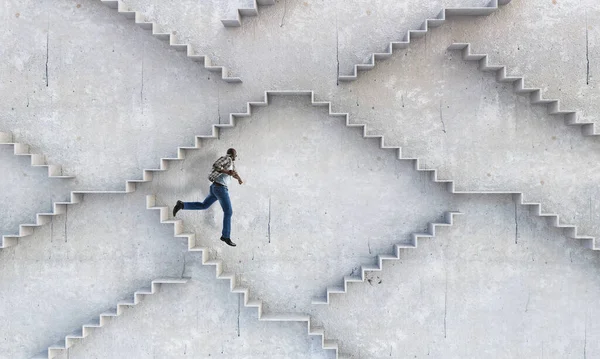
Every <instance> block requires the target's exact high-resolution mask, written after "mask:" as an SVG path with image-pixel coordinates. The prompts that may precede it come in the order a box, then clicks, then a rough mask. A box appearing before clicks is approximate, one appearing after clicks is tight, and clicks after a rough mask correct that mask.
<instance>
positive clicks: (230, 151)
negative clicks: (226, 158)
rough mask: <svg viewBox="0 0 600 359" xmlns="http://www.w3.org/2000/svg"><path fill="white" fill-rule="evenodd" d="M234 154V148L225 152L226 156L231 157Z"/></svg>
mask: <svg viewBox="0 0 600 359" xmlns="http://www.w3.org/2000/svg"><path fill="white" fill-rule="evenodd" d="M234 153H236V150H235V148H230V149H228V150H227V154H228V155H233V154H234Z"/></svg>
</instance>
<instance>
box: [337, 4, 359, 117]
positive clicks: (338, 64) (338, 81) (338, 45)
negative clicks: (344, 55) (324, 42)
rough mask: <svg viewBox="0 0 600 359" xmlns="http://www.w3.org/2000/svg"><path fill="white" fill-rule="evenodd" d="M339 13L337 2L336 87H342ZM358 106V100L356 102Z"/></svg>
mask: <svg viewBox="0 0 600 359" xmlns="http://www.w3.org/2000/svg"><path fill="white" fill-rule="evenodd" d="M337 14H338V12H337V0H336V2H335V60H336V62H337V76H336V77H335V79H336V86H339V85H340V33H339V28H338V15H337ZM356 106H358V99H357V102H356Z"/></svg>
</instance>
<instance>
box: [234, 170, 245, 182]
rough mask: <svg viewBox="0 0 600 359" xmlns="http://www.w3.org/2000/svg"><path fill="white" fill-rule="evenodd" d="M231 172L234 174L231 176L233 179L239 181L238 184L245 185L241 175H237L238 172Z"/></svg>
mask: <svg viewBox="0 0 600 359" xmlns="http://www.w3.org/2000/svg"><path fill="white" fill-rule="evenodd" d="M231 172H233V173H232V174H231V177H233V178H235V179H236V180H238V183H239V184H242V183H244V181H242V179H241V178H240V175H238V173H237V172H236V171H231Z"/></svg>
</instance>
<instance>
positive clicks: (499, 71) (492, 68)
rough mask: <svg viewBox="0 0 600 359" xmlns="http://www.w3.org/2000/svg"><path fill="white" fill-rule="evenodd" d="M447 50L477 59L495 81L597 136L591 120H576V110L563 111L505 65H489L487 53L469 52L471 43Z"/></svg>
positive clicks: (450, 47)
mask: <svg viewBox="0 0 600 359" xmlns="http://www.w3.org/2000/svg"><path fill="white" fill-rule="evenodd" d="M448 50H457V51H462V57H463V59H464V60H465V61H477V62H478V63H479V70H481V71H483V72H495V73H496V81H498V82H501V83H510V84H512V85H513V90H514V91H515V92H516V93H518V94H526V95H529V102H530V103H531V104H534V105H545V106H546V109H547V111H548V114H550V115H557V116H564V121H565V124H566V125H567V126H581V133H582V134H583V135H584V136H598V135H599V134H598V133H597V132H596V127H595V126H596V125H595V123H593V122H579V121H577V112H575V111H565V110H561V108H560V100H558V99H557V100H554V99H544V98H543V97H542V89H541V88H534V87H531V88H530V87H526V86H525V77H523V76H521V77H519V76H508V75H507V72H508V71H507V68H506V66H501V65H490V64H489V59H490V57H489V55H487V54H475V53H472V52H471V44H469V43H453V44H452V45H450V46H449V47H448Z"/></svg>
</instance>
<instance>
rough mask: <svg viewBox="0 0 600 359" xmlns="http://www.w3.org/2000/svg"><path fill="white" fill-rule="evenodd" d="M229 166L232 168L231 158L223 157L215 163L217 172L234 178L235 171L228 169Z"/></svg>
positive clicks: (214, 167) (214, 166)
mask: <svg viewBox="0 0 600 359" xmlns="http://www.w3.org/2000/svg"><path fill="white" fill-rule="evenodd" d="M229 166H231V159H230V158H229V157H221V158H219V159H218V160H216V161H215V163H213V169H214V170H215V171H217V172H219V173H225V174H228V175H230V176H233V171H232V170H228V169H227V168H229Z"/></svg>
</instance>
